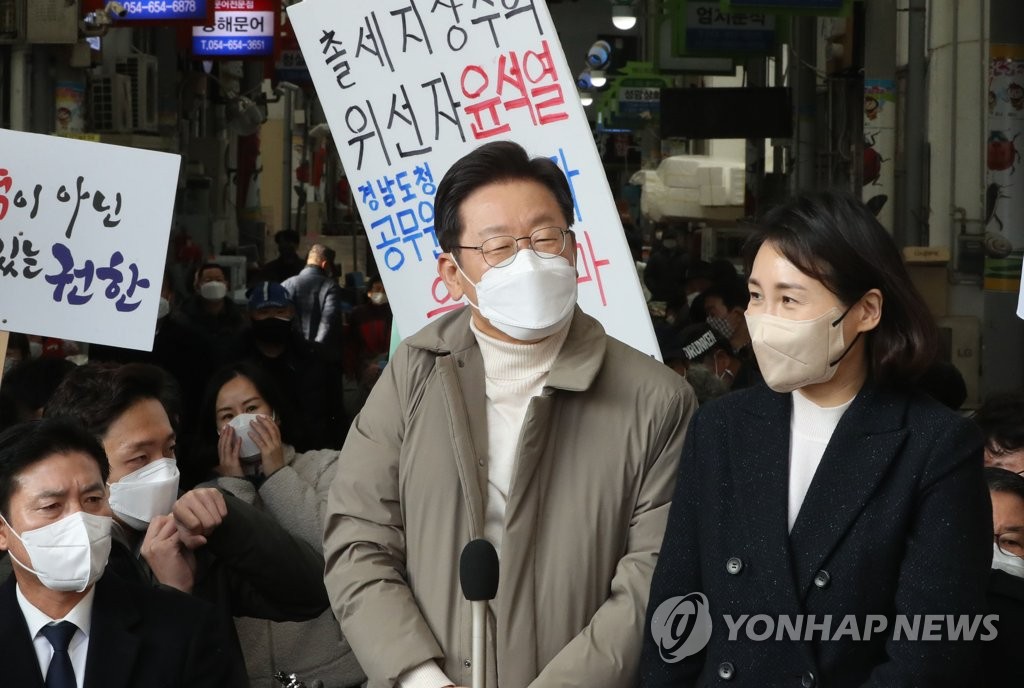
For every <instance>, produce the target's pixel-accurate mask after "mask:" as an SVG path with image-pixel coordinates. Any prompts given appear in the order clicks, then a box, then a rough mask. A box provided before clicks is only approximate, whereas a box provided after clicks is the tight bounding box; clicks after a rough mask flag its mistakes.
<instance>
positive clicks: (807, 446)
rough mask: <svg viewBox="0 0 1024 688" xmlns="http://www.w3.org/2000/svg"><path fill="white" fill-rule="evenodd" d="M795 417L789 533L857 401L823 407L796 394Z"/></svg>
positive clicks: (791, 436)
mask: <svg viewBox="0 0 1024 688" xmlns="http://www.w3.org/2000/svg"><path fill="white" fill-rule="evenodd" d="M792 397H793V417H792V418H791V419H790V426H789V428H790V433H789V437H790V441H789V530H790V532H792V530H793V524H794V523H796V516H797V514H798V513H800V507H801V506H802V505H803V503H804V497H806V496H807V490H808V488H810V486H811V481H812V480H813V479H814V474H815V472H817V470H818V464H820V463H821V457H822V456H824V455H825V447H827V446H828V442H829V440H830V439H832V433H834V432H835V430H836V426H837V425H839V419H840V418H842V417H843V413H845V412H846V409H848V408H850V404H852V403H853V399H850V400H849V401H848V402H846V403H845V404H840V405H839V406H832V407H828V408H826V407H823V406H818V405H817V404H815V403H814V402H813V401H811V400H810V399H808V398H807V397H805V396H804V395H803V393H802V392H801V391H800V390H796V391H795V392H793V394H792Z"/></svg>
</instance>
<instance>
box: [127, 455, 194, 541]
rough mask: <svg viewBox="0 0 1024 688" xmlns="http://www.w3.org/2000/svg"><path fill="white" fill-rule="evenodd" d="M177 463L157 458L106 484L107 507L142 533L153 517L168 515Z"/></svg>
mask: <svg viewBox="0 0 1024 688" xmlns="http://www.w3.org/2000/svg"><path fill="white" fill-rule="evenodd" d="M179 478H180V474H179V472H178V462H177V461H175V460H174V459H160V460H159V461H154V462H152V463H150V464H147V465H145V466H143V467H142V468H140V469H138V470H136V471H132V472H131V473H129V474H128V475H126V476H124V477H123V478H121V479H120V480H118V481H117V482H116V483H113V484H111V485H110V508H111V509H112V510H113V512H114V514H116V515H117V517H118V518H119V519H121V520H122V521H124V523H125V524H126V525H128V526H130V527H132V528H134V529H135V530H145V529H146V528H147V527H149V522H150V521H152V520H153V519H154V518H155V517H157V516H164V515H166V514H169V513H171V509H172V508H173V507H174V502H175V500H176V499H177V498H178V480H179Z"/></svg>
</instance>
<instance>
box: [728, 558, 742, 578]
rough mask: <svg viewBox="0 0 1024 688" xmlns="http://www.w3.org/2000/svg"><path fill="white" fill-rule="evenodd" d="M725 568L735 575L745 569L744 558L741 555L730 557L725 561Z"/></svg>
mask: <svg viewBox="0 0 1024 688" xmlns="http://www.w3.org/2000/svg"><path fill="white" fill-rule="evenodd" d="M725 570H726V572H727V573H729V574H731V575H733V576H735V575H736V574H738V573H739V572H740V571H742V570H743V560H742V559H740V558H739V557H729V561H727V562H725Z"/></svg>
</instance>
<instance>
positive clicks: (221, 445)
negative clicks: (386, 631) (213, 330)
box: [202, 362, 364, 688]
mask: <svg viewBox="0 0 1024 688" xmlns="http://www.w3.org/2000/svg"><path fill="white" fill-rule="evenodd" d="M202 418H204V419H209V421H207V422H210V425H208V426H207V427H215V428H216V430H217V465H216V467H215V468H214V469H213V470H214V471H215V472H216V473H218V474H219V476H220V477H218V478H216V479H215V480H214V481H212V484H214V485H216V486H217V487H219V488H220V489H222V490H225V491H227V492H230V493H231V494H233V495H235V496H236V497H238V498H239V499H242V500H243V501H246V502H248V503H250V504H252V505H254V506H256V507H258V508H260V509H262V510H263V511H265V512H266V513H269V514H270V515H271V516H273V517H274V518H275V520H277V522H278V523H279V524H280V525H281V526H282V527H283V528H284V529H285V530H287V531H288V532H290V533H291V534H292V535H295V536H296V537H299V538H301V539H303V540H305V541H306V542H308V543H309V544H311V545H313V546H314V547H315V548H316V549H317V550H318V551H319V550H320V549H321V547H322V544H321V543H322V537H323V518H324V504H325V500H326V495H327V489H328V487H329V485H330V482H331V480H332V478H333V477H334V470H333V468H334V465H335V462H336V461H337V459H338V451H337V450H331V449H323V450H315V451H308V452H303V453H297V452H296V451H295V449H294V447H293V446H292V445H291V444H290V443H289V442H288V441H287V440H288V438H289V434H288V432H289V426H288V424H287V421H288V410H287V408H286V403H285V401H284V398H283V395H282V394H281V393H280V391H279V390H278V389H277V388H276V387H275V385H274V382H273V379H272V378H270V377H269V376H268V375H267V374H266V373H265V372H264V371H263V370H262V369H261V368H259V367H258V366H255V365H253V364H251V363H247V362H242V363H235V364H231V365H228V366H226V367H224V368H222V369H221V370H220V371H218V372H217V373H216V374H214V376H213V378H212V379H211V382H210V385H209V387H208V390H207V397H206V401H205V403H204V406H203V414H202ZM211 421H212V422H211ZM281 565H282V566H287V565H288V562H281ZM236 627H237V629H238V636H239V639H240V640H241V643H242V650H243V654H244V655H245V658H246V665H247V669H248V672H249V677H250V681H251V685H252V686H254V687H267V688H270V687H271V686H274V685H275V683H274V682H273V681H272V678H271V677H272V675H273V674H274V673H275V672H278V671H284V672H285V673H289V674H290V673H295V674H297V675H298V677H299V678H301V679H303V680H305V681H306V682H307V683H308V682H311V681H312V680H314V679H319V680H321V681H323V683H324V686H325V688H332V687H334V688H342V687H345V686H352V685H359V684H360V683H361V682H362V681H363V680H364V675H363V672H362V670H361V669H360V668H359V665H358V663H357V662H356V660H355V658H354V656H353V655H352V652H351V649H350V648H349V646H348V643H347V642H346V641H345V640H344V638H343V637H342V635H341V631H340V630H339V628H338V624H337V622H336V621H335V619H334V615H333V613H332V612H331V610H329V609H328V610H327V611H326V612H325V613H324V614H323V615H321V616H320V617H318V618H317V619H314V620H312V621H307V622H304V623H286V624H283V623H282V624H279V623H274V622H270V621H264V620H260V619H248V618H247V619H236Z"/></svg>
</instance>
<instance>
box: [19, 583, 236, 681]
mask: <svg viewBox="0 0 1024 688" xmlns="http://www.w3.org/2000/svg"><path fill="white" fill-rule="evenodd" d="M14 586H15V580H14V576H13V575H12V576H11V577H10V578H8V579H7V582H6V583H5V584H4V585H3V586H0V648H3V661H2V662H0V684H2V685H5V686H7V685H9V686H18V687H19V688H43V677H42V672H41V671H40V670H39V662H38V660H37V659H36V653H35V650H34V649H33V647H32V639H31V638H30V637H29V632H28V626H27V625H26V623H25V617H24V615H23V614H22V613H21V607H19V606H18V601H17V599H16V598H15V592H14ZM217 628H218V626H217V624H216V623H215V622H214V621H213V608H212V607H211V606H210V605H208V604H207V603H205V602H203V601H202V600H197V599H195V598H193V597H190V596H189V595H185V594H183V593H179V592H177V591H175V590H170V589H167V588H146V587H142V586H139V585H136V584H135V583H131V582H129V581H126V580H123V579H120V578H118V577H117V576H116V575H114V574H113V573H111V572H110V571H107V572H105V573H104V575H103V577H102V578H101V579H100V580H99V581H97V582H96V596H95V598H94V600H93V610H92V628H91V630H90V634H89V652H88V655H86V660H85V682H84V686H85V688H172V687H180V688H204V687H208V688H221V687H222V686H229V685H232V684H231V683H229V682H227V678H226V677H227V673H226V663H225V662H224V661H223V660H222V653H223V648H224V645H225V643H224V641H223V639H222V638H220V637H218V635H217V633H218V632H217V630H216V629H217ZM233 685H235V686H237V688H242V687H243V686H244V685H245V684H244V683H235V684H233Z"/></svg>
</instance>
